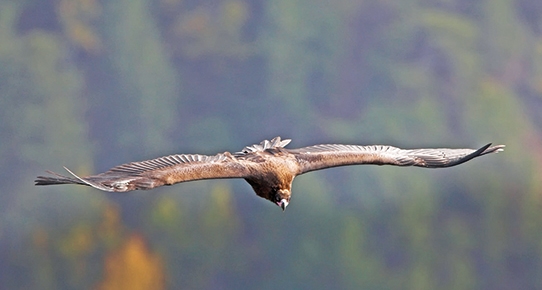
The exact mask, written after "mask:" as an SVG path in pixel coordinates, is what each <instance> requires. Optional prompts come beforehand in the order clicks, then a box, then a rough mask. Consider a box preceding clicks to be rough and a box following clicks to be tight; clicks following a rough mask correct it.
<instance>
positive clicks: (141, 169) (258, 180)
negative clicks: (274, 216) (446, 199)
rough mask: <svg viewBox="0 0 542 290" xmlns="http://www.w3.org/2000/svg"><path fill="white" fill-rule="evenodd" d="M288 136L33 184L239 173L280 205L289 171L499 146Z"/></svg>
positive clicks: (443, 157)
mask: <svg viewBox="0 0 542 290" xmlns="http://www.w3.org/2000/svg"><path fill="white" fill-rule="evenodd" d="M290 141H291V140H290V139H285V140H281V138H280V137H275V138H274V139H272V140H271V141H268V140H264V141H262V142H261V143H260V144H255V145H252V146H247V147H245V148H244V149H243V150H242V151H240V152H236V153H233V154H232V153H229V152H224V153H218V154H217V155H214V156H207V155H200V154H177V155H170V156H164V157H160V158H156V159H151V160H146V161H140V162H132V163H127V164H122V165H119V166H116V167H113V168H112V169H110V170H109V171H107V172H104V173H100V174H97V175H91V176H86V177H79V176H77V175H76V174H74V173H73V172H71V171H70V170H69V169H68V168H66V167H64V169H66V171H68V172H69V173H70V174H71V175H72V176H73V177H68V176H63V175H60V174H57V173H54V172H51V171H47V172H48V173H50V174H52V175H54V177H46V176H38V177H37V179H36V180H35V182H36V185H51V184H81V185H87V186H91V187H94V188H97V189H100V190H104V191H113V192H126V191H131V190H139V189H142V190H147V189H152V188H155V187H159V186H163V185H172V184H175V183H179V182H186V181H193V180H201V179H215V178H244V179H245V180H246V181H247V182H248V183H249V184H250V185H251V186H252V188H253V189H254V191H255V192H256V194H257V195H258V196H260V197H262V198H265V199H267V200H269V201H271V202H273V203H274V204H276V205H278V206H279V207H281V208H282V210H284V209H285V208H286V206H288V203H289V202H290V198H291V194H292V193H291V189H292V181H293V180H294V177H296V176H297V175H300V174H304V173H307V172H311V171H315V170H320V169H325V168H330V167H336V166H345V165H356V164H376V165H395V166H418V167H426V168H443V167H451V166H455V165H458V164H461V163H464V162H467V161H469V160H471V159H473V158H476V157H478V156H482V155H485V154H489V153H496V152H500V151H503V150H504V147H505V146H504V145H497V146H491V143H490V144H487V145H485V146H483V147H481V148H480V149H477V150H473V149H448V148H441V149H400V148H396V147H392V146H385V145H370V146H360V145H342V144H320V145H314V146H309V147H303V148H298V149H286V148H285V146H286V145H288V143H290Z"/></svg>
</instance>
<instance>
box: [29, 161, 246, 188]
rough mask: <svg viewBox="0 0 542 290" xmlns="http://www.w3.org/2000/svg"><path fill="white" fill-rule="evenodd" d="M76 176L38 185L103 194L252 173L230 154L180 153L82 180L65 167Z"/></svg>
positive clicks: (44, 179) (41, 181)
mask: <svg viewBox="0 0 542 290" xmlns="http://www.w3.org/2000/svg"><path fill="white" fill-rule="evenodd" d="M65 169H66V170H67V171H68V172H69V173H70V174H72V175H73V177H67V176H62V175H60V174H57V173H54V172H49V173H51V174H53V175H55V177H47V176H38V178H37V179H36V185H50V184H82V185H88V186H92V187H94V188H97V189H100V190H104V191H117V192H121V191H131V190H137V189H152V188H155V187H159V186H162V185H171V184H175V183H179V182H186V181H193V180H201V179H214V178H245V177H248V176H250V174H251V170H250V168H249V166H247V165H246V161H244V160H238V159H236V158H235V157H233V156H232V155H231V154H229V153H224V154H217V155H215V156H207V155H199V154H178V155H170V156H164V157H160V158H156V159H151V160H146V161H140V162H132V163H127V164H122V165H119V166H116V167H114V168H112V169H110V170H109V171H107V172H104V173H100V174H97V175H93V176H87V177H79V176H77V175H75V174H74V173H73V172H71V171H70V170H68V169H67V168H65Z"/></svg>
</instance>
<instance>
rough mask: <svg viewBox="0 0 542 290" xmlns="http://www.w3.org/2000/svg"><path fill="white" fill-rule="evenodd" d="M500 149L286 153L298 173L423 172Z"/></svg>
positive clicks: (335, 148) (340, 148) (336, 148)
mask: <svg viewBox="0 0 542 290" xmlns="http://www.w3.org/2000/svg"><path fill="white" fill-rule="evenodd" d="M503 148H504V145H498V146H493V147H491V144H487V145H485V146H483V147H481V148H480V149H477V150H474V149H449V148H438V149H429V148H428V149H400V148H397V147H393V146H386V145H369V146H360V145H342V144H321V145H314V146H310V147H304V148H299V149H292V150H289V152H290V153H293V154H296V157H297V160H298V161H299V163H300V165H301V168H302V169H301V171H302V172H301V173H306V172H310V171H314V170H319V169H324V168H329V167H336V166H344V165H356V164H376V165H396V166H418V167H427V168H441V167H450V166H455V165H458V164H461V163H463V162H466V161H468V160H471V159H472V158H475V157H478V156H481V155H485V154H488V153H493V152H500V151H502V150H503Z"/></svg>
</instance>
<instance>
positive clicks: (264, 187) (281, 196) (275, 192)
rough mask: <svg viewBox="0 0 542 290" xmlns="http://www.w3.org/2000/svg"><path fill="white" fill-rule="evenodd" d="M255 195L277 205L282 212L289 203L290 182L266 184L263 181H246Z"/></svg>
mask: <svg viewBox="0 0 542 290" xmlns="http://www.w3.org/2000/svg"><path fill="white" fill-rule="evenodd" d="M247 181H248V182H249V183H250V185H252V188H253V189H254V191H255V192H256V194H257V195H258V196H260V197H263V198H265V199H267V200H269V201H270V202H272V203H274V204H276V205H278V206H279V207H280V208H282V210H283V211H284V210H285V209H286V207H287V206H288V204H289V203H290V197H291V195H292V193H291V188H292V186H291V181H290V182H289V183H282V184H281V183H272V184H270V183H267V182H265V180H247Z"/></svg>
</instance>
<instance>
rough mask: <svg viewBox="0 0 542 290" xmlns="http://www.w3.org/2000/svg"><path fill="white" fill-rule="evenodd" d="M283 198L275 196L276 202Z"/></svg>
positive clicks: (278, 195)
mask: <svg viewBox="0 0 542 290" xmlns="http://www.w3.org/2000/svg"><path fill="white" fill-rule="evenodd" d="M281 200H282V198H281V197H280V194H275V201H277V202H278V201H281Z"/></svg>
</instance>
